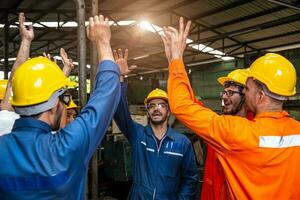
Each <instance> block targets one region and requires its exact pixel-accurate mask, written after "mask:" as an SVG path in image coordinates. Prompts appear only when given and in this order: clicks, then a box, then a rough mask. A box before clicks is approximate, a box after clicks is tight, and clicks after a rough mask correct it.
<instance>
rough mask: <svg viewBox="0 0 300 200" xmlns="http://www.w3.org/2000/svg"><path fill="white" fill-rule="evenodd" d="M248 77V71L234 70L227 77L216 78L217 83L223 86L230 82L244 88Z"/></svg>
mask: <svg viewBox="0 0 300 200" xmlns="http://www.w3.org/2000/svg"><path fill="white" fill-rule="evenodd" d="M248 77H249V70H248V69H236V70H233V71H232V72H230V73H229V74H228V75H227V76H223V77H220V78H218V82H219V83H220V84H221V85H223V86H224V84H225V82H230V81H231V82H235V83H238V84H240V85H243V86H245V85H246V81H247V78H248Z"/></svg>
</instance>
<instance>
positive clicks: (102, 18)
mask: <svg viewBox="0 0 300 200" xmlns="http://www.w3.org/2000/svg"><path fill="white" fill-rule="evenodd" d="M95 17H96V18H97V19H98V16H95ZM99 21H100V22H103V21H104V17H103V15H99Z"/></svg>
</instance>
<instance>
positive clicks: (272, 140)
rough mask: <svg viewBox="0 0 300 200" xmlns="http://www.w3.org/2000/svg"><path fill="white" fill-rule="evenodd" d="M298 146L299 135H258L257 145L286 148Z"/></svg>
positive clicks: (299, 143)
mask: <svg viewBox="0 0 300 200" xmlns="http://www.w3.org/2000/svg"><path fill="white" fill-rule="evenodd" d="M295 146H300V135H286V136H259V147H265V148H287V147H295Z"/></svg>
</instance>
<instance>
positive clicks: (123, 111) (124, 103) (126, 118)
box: [113, 49, 139, 142]
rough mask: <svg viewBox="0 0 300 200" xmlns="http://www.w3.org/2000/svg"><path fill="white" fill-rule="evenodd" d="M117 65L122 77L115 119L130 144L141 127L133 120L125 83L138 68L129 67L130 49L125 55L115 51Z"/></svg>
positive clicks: (119, 50)
mask: <svg viewBox="0 0 300 200" xmlns="http://www.w3.org/2000/svg"><path fill="white" fill-rule="evenodd" d="M113 53H114V57H115V60H116V63H117V64H118V66H119V68H120V71H121V76H120V82H121V99H120V102H119V105H118V108H117V111H116V113H115V116H114V119H115V121H116V123H117V125H118V127H119V129H120V130H121V131H122V133H123V134H125V136H126V137H127V139H128V140H129V142H132V139H134V138H136V136H135V133H136V130H135V129H136V127H137V126H139V125H138V124H137V123H135V122H134V121H133V120H132V119H131V115H130V112H129V109H128V100H127V89H128V85H127V83H125V82H124V76H125V75H128V74H129V73H130V72H131V71H132V70H134V69H135V68H136V66H135V65H133V66H130V67H128V63H127V59H128V49H126V50H125V51H124V53H123V51H122V49H118V51H117V50H114V51H113Z"/></svg>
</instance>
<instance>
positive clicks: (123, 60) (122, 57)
mask: <svg viewBox="0 0 300 200" xmlns="http://www.w3.org/2000/svg"><path fill="white" fill-rule="evenodd" d="M113 54H114V58H115V61H116V63H117V64H118V66H119V68H120V72H121V75H122V76H125V75H128V74H129V73H130V72H131V71H132V70H134V69H135V68H137V66H136V65H131V66H130V67H128V63H127V60H128V49H125V51H124V54H123V51H122V49H118V51H117V50H114V51H113Z"/></svg>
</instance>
